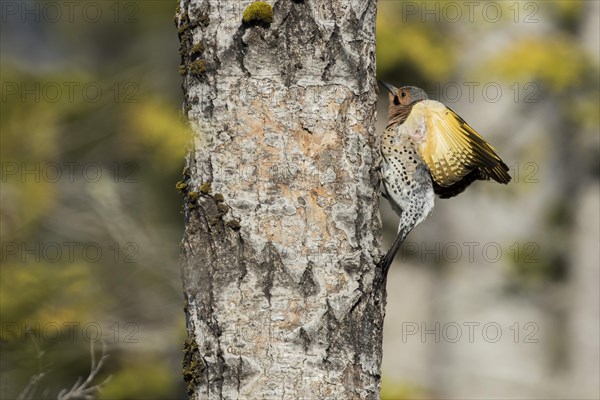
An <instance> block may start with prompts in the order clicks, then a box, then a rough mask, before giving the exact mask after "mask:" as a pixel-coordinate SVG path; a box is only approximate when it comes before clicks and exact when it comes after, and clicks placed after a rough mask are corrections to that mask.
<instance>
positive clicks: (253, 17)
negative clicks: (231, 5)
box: [242, 1, 273, 26]
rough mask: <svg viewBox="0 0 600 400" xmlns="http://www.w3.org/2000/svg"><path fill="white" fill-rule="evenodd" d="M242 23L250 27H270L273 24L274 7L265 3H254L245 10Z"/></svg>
mask: <svg viewBox="0 0 600 400" xmlns="http://www.w3.org/2000/svg"><path fill="white" fill-rule="evenodd" d="M242 21H244V24H247V25H250V26H252V25H261V26H268V25H270V24H271V22H273V7H271V5H270V4H269V3H267V2H264V1H257V2H255V3H252V4H250V5H249V6H248V7H246V9H245V10H244V15H243V17H242Z"/></svg>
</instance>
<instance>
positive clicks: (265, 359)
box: [175, 0, 385, 399]
mask: <svg viewBox="0 0 600 400" xmlns="http://www.w3.org/2000/svg"><path fill="white" fill-rule="evenodd" d="M269 3H270V4H271V5H273V8H272V13H273V14H272V21H269V18H268V13H266V14H265V13H262V14H261V13H259V14H258V16H256V15H254V16H253V15H252V14H251V13H247V14H248V15H247V17H245V18H244V20H245V22H243V20H242V16H243V15H244V11H247V7H248V6H249V5H250V3H249V2H242V3H239V2H237V1H229V0H208V1H207V0H182V1H181V2H180V5H179V7H178V11H177V13H176V16H175V22H176V25H177V27H178V29H179V35H180V41H181V54H182V66H181V68H180V72H181V73H182V75H183V76H184V83H183V88H184V93H185V107H184V108H185V112H186V115H187V117H188V119H189V121H190V125H191V127H192V129H193V132H194V137H193V146H192V147H191V149H190V150H189V153H188V156H187V167H186V169H185V170H184V179H183V180H182V181H181V182H180V183H179V184H178V187H179V189H180V190H181V191H182V192H183V194H184V198H185V206H184V214H185V233H184V237H183V241H182V278H183V285H184V292H185V297H186V302H187V304H186V316H187V330H188V338H187V339H186V343H185V349H184V366H183V373H184V378H185V380H186V382H187V384H188V389H189V394H190V398H193V399H204V398H210V399H237V398H240V399H262V398H266V399H270V398H278V399H300V398H303V399H355V398H356V399H363V398H364V399H378V398H379V386H380V365H381V357H382V330H383V316H384V309H385V292H384V290H383V289H381V288H379V287H378V285H374V281H376V280H378V279H380V278H381V276H380V270H379V269H377V268H376V264H377V261H378V260H379V258H380V256H381V251H380V248H379V247H380V243H381V221H380V217H379V210H378V197H379V194H378V191H379V177H378V173H377V169H376V166H377V165H376V164H377V158H378V151H377V148H376V140H375V134H374V133H375V105H376V100H377V96H376V82H375V11H376V2H375V1H349V0H306V1H276V2H273V1H271V2H269ZM273 3H274V4H273ZM263 11H264V9H263ZM267 11H268V8H267Z"/></svg>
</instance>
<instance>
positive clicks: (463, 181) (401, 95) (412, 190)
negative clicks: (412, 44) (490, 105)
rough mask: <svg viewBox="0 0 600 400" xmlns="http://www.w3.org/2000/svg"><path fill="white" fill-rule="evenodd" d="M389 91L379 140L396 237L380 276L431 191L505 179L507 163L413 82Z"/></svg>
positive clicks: (451, 191)
mask: <svg viewBox="0 0 600 400" xmlns="http://www.w3.org/2000/svg"><path fill="white" fill-rule="evenodd" d="M380 83H381V84H382V85H383V86H385V87H386V88H387V89H388V91H389V102H390V105H389V110H388V124H387V127H386V128H385V131H384V133H383V136H382V138H381V149H380V150H381V155H382V164H381V175H382V180H383V186H384V189H385V192H384V194H383V195H384V197H386V198H387V199H388V200H389V202H390V204H391V205H392V208H393V209H394V211H395V212H396V214H398V215H399V216H400V224H399V226H398V236H397V237H396V240H395V241H394V244H393V245H392V248H391V249H390V250H389V251H388V253H387V254H386V256H385V258H384V259H383V261H382V269H383V277H385V276H386V275H387V272H388V269H389V267H390V265H391V264H392V260H393V259H394V256H395V255H396V252H397V251H398V249H399V248H400V245H401V244H402V242H403V241H404V239H405V238H406V235H408V233H409V232H410V231H411V230H412V229H413V228H414V227H415V226H417V225H418V224H420V223H421V222H423V220H424V219H425V218H426V217H427V216H428V215H429V213H431V211H432V210H433V200H434V197H435V195H438V196H439V197H440V198H443V199H445V198H450V197H453V196H456V195H457V194H459V193H461V192H462V191H463V190H465V189H466V188H467V186H469V185H470V184H471V183H473V182H474V181H476V180H489V179H490V178H491V179H493V180H495V181H496V182H499V183H504V184H506V183H508V182H509V181H510V175H508V167H507V166H506V164H505V163H504V162H503V161H502V160H501V159H500V157H498V155H497V154H496V152H495V150H494V148H493V147H492V146H490V145H489V144H488V143H487V142H486V141H485V140H484V139H483V138H482V137H481V136H479V134H478V133H477V132H475V130H474V129H473V128H471V127H470V126H469V125H468V124H467V123H466V122H465V121H464V120H463V119H462V118H461V117H459V116H458V115H457V114H456V113H455V112H454V111H452V110H451V109H450V108H448V107H446V106H445V105H443V104H442V103H440V102H437V101H434V100H429V99H428V97H427V94H426V93H425V92H424V91H423V90H422V89H419V88H417V87H414V86H404V87H401V88H399V89H397V88H395V87H394V86H392V85H390V84H389V83H386V82H380Z"/></svg>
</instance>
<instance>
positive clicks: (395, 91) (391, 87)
mask: <svg viewBox="0 0 600 400" xmlns="http://www.w3.org/2000/svg"><path fill="white" fill-rule="evenodd" d="M377 82H379V83H381V84H382V85H383V86H385V88H386V89H387V90H389V91H390V93H391V94H392V96H395V95H396V94H398V89H397V88H395V87H394V85H391V84H389V83H387V82H384V81H377Z"/></svg>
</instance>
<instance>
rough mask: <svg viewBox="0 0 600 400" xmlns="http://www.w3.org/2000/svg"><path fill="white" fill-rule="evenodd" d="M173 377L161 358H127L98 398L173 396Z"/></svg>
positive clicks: (157, 397)
mask: <svg viewBox="0 0 600 400" xmlns="http://www.w3.org/2000/svg"><path fill="white" fill-rule="evenodd" d="M174 378H175V376H174V374H173V372H172V371H171V370H170V368H169V366H168V364H165V363H164V362H163V360H161V359H156V360H148V359H141V360H135V359H134V360H131V359H129V360H127V361H126V362H125V363H124V366H123V368H122V369H121V370H120V372H118V373H117V374H115V375H114V376H113V377H112V379H111V380H110V381H109V382H108V384H107V385H106V386H105V387H104V388H103V389H102V391H101V392H100V396H99V399H100V400H113V399H148V400H153V399H156V400H160V399H168V398H173V390H174V389H175V384H174V383H175V382H174V381H173V379H174Z"/></svg>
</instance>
